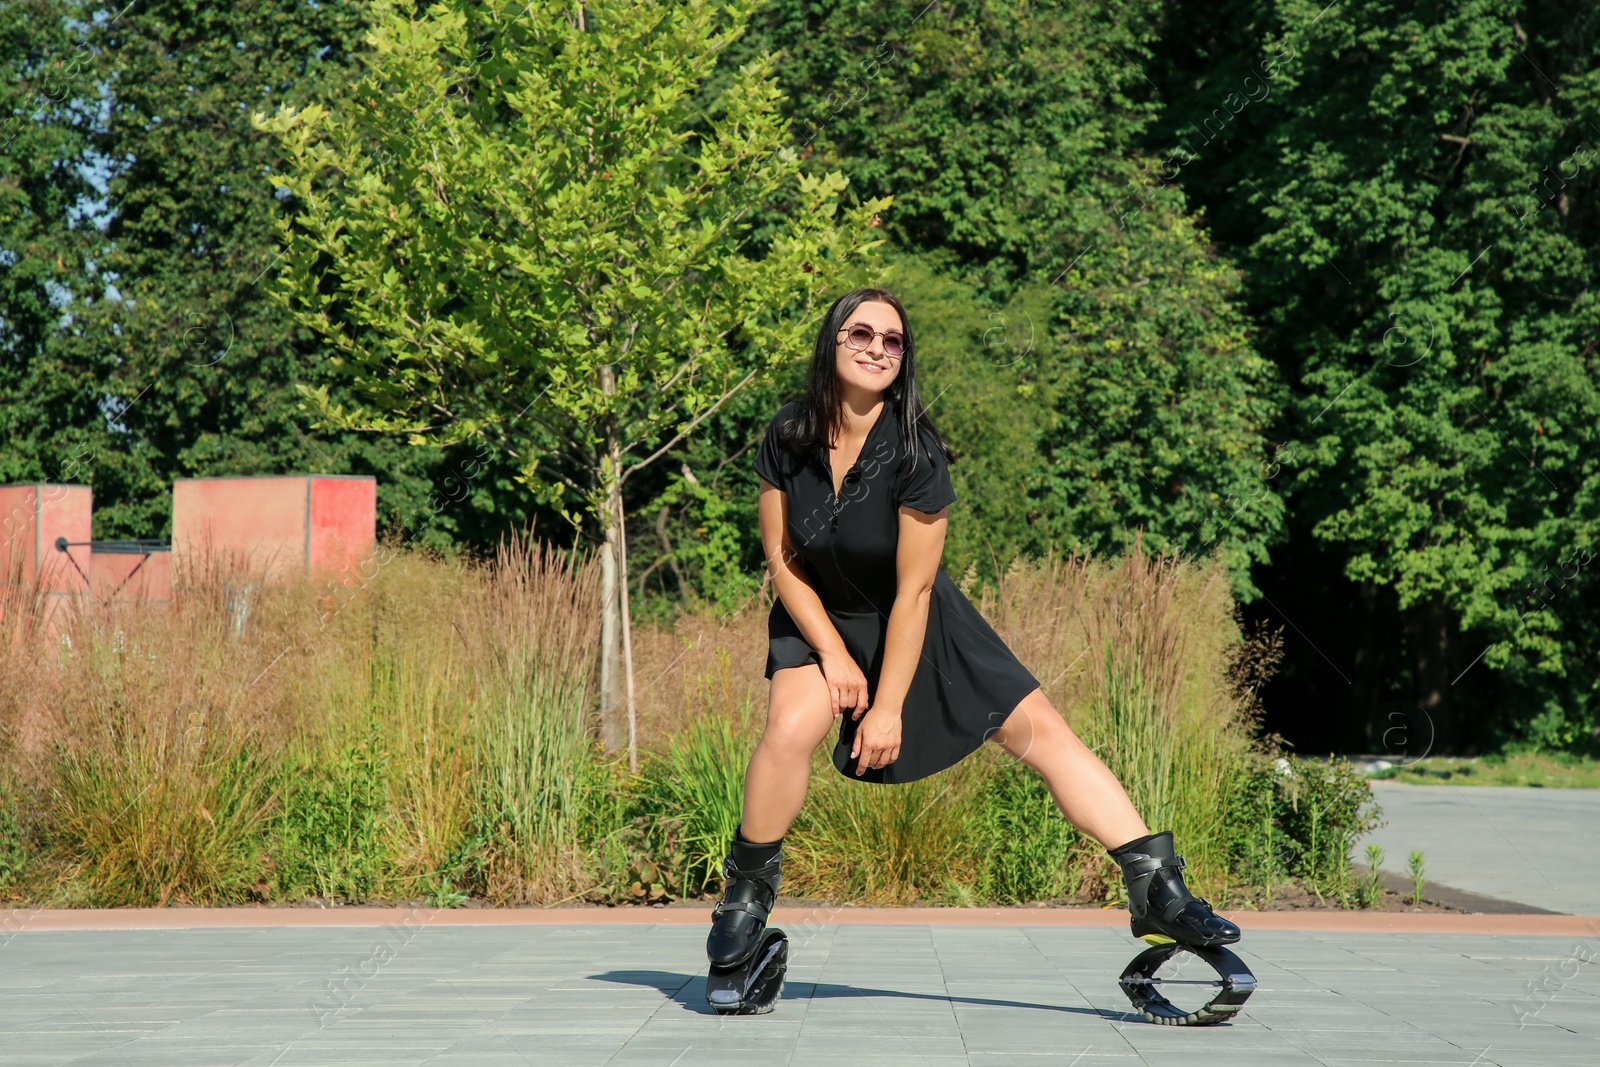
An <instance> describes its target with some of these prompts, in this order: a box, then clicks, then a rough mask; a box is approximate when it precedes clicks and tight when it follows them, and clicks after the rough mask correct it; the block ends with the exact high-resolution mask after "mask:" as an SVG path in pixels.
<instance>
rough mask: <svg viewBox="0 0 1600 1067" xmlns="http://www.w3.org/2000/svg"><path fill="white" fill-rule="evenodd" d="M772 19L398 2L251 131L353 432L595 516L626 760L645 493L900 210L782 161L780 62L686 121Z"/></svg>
mask: <svg viewBox="0 0 1600 1067" xmlns="http://www.w3.org/2000/svg"><path fill="white" fill-rule="evenodd" d="M753 6H754V5H753V4H752V3H744V2H739V3H729V4H713V3H708V2H703V0H691V2H687V3H682V4H662V5H653V6H648V7H640V6H632V5H628V4H625V3H620V2H603V3H597V4H592V5H588V6H585V7H577V8H574V7H571V6H569V5H564V4H563V5H556V4H533V5H527V6H519V5H514V4H511V3H509V2H506V0H489V2H486V3H481V4H470V5H469V4H454V5H452V4H439V5H435V6H434V7H432V8H430V9H429V11H428V15H427V17H425V18H414V17H412V16H411V15H410V14H409V13H408V12H407V11H406V10H405V9H404V8H402V7H398V6H396V5H394V4H391V3H380V4H377V5H375V7H374V16H375V19H374V21H375V29H374V30H373V32H372V33H371V34H370V35H369V37H368V42H369V44H370V45H371V48H372V50H373V53H374V55H375V56H376V57H377V59H376V61H374V62H372V63H369V64H368V65H367V67H366V69H365V71H364V72H363V74H362V76H361V77H360V78H359V79H358V80H357V81H356V82H355V83H354V84H353V85H352V87H351V89H350V91H349V92H347V93H345V94H341V95H340V96H339V97H337V98H335V99H333V100H332V101H331V102H330V103H329V105H328V106H326V107H325V106H323V105H321V104H312V105H308V106H306V107H304V108H300V109H295V108H282V109H280V110H279V111H278V112H277V113H276V114H274V115H273V116H271V117H268V116H266V115H263V114H258V115H257V116H256V122H257V124H258V126H259V127H260V128H262V129H264V130H267V131H270V132H272V133H274V134H276V135H277V136H278V137H279V139H280V140H281V143H282V145H283V147H284V151H285V153H286V156H287V163H286V166H285V168H284V169H283V170H282V171H279V172H278V173H277V175H276V180H277V181H278V182H279V183H280V184H281V185H282V187H283V188H285V189H287V190H289V191H290V192H291V193H292V194H293V195H294V196H295V197H296V198H298V201H299V202H300V204H301V205H303V207H302V208H301V209H300V210H299V211H297V212H296V213H295V214H293V215H286V216H285V217H284V218H282V219H281V220H280V233H281V236H282V239H283V265H282V269H281V273H280V276H279V281H280V283H281V284H280V287H279V292H280V294H281V299H282V302H283V304H284V306H285V307H286V308H287V309H288V310H289V311H290V313H291V314H292V315H293V317H294V319H295V321H296V322H298V323H299V324H301V325H302V326H305V327H307V328H309V329H313V330H315V331H317V332H318V333H320V334H321V335H323V337H324V338H325V339H326V343H327V345H328V347H329V348H330V350H331V351H330V355H329V362H330V364H332V365H333V366H334V367H336V368H337V369H338V370H339V371H340V372H343V373H344V374H346V375H347V380H348V383H349V387H350V389H351V391H352V393H353V394H354V395H356V396H357V397H359V399H358V400H357V401H354V402H351V403H348V404H346V403H341V402H340V401H339V400H338V398H337V397H336V396H334V395H333V394H331V393H330V391H329V389H328V388H327V387H326V386H322V387H317V388H314V389H311V388H308V389H304V390H302V392H303V393H304V394H305V396H306V397H307V398H308V403H309V404H310V405H311V406H312V407H313V408H314V409H315V410H316V411H317V413H318V415H319V417H320V418H321V419H322V420H324V422H325V423H326V424H327V425H330V426H334V427H342V428H349V429H355V428H371V429H378V430H385V431H401V432H405V433H408V434H410V435H411V439H412V440H413V441H414V442H419V443H420V442H436V443H441V444H454V443H459V442H465V441H470V440H474V439H480V438H481V439H485V440H488V441H493V442H495V443H497V444H499V445H500V446H501V447H503V448H504V449H505V450H506V451H508V452H509V453H511V454H513V455H515V456H517V457H518V468H519V469H518V478H519V479H520V480H521V481H523V482H524V483H525V484H526V485H527V486H528V487H529V489H530V490H531V491H532V492H533V493H534V494H535V495H536V496H537V498H538V499H539V500H540V501H541V502H544V503H546V504H548V505H550V506H552V507H554V508H557V509H559V510H560V511H561V512H562V514H563V515H565V516H566V517H567V518H568V520H569V521H571V522H572V523H573V524H574V525H579V524H582V523H585V522H590V523H592V524H594V525H597V526H598V527H599V530H600V532H601V536H602V537H603V541H604V545H605V551H604V552H603V553H602V563H603V575H604V579H605V585H606V592H605V601H606V605H607V607H606V611H605V616H604V622H603V627H602V647H603V655H602V660H601V667H602V670H601V676H602V683H601V690H602V733H603V737H604V739H605V741H606V743H607V744H608V746H610V747H612V748H613V749H616V748H620V747H621V746H622V743H623V741H624V738H626V741H627V742H628V746H629V749H630V756H631V755H632V741H633V733H634V730H633V713H632V700H631V694H632V686H631V672H630V671H629V670H628V666H629V664H628V661H627V656H628V651H627V650H628V645H629V642H628V630H627V627H628V603H627V585H626V583H618V581H617V576H618V575H619V574H626V573H628V568H627V559H626V545H625V541H624V539H623V538H622V536H621V534H622V532H623V527H622V520H623V515H624V509H623V506H622V504H623V495H622V490H623V484H624V482H625V481H626V480H627V479H628V478H629V477H630V476H632V475H634V474H635V472H637V471H639V470H641V469H644V468H645V467H647V466H649V465H650V464H651V463H653V462H654V461H655V460H657V459H658V458H659V457H661V456H663V455H665V454H666V453H667V452H668V451H669V449H671V448H672V447H673V446H674V445H676V444H677V443H679V442H681V441H683V440H684V439H686V438H688V437H689V436H691V435H692V434H694V433H695V432H696V430H697V429H698V427H699V426H700V425H701V423H702V422H703V421H704V420H706V419H707V418H709V417H710V416H712V415H713V414H714V413H715V411H716V410H717V409H718V408H719V407H720V406H721V405H722V404H724V403H725V402H727V400H728V399H729V398H730V397H731V396H733V395H734V394H736V393H738V392H739V391H741V390H742V389H744V388H745V387H747V386H748V385H750V384H751V383H752V382H755V381H757V380H759V379H760V378H761V377H762V376H763V375H764V374H767V373H768V372H769V371H770V369H771V368H772V367H773V366H774V365H775V364H776V363H777V362H778V361H779V360H781V359H782V358H784V356H785V355H786V354H787V353H789V352H791V351H793V349H794V346H795V345H796V344H797V343H803V340H802V339H803V338H804V337H805V336H806V334H807V333H808V331H809V330H811V329H814V328H815V317H816V314H817V313H818V311H819V310H820V309H819V308H818V304H819V302H820V301H822V300H823V299H824V298H825V297H826V296H827V295H828V294H829V293H830V290H831V289H832V287H833V280H834V279H835V278H836V277H837V276H838V274H839V272H840V269H841V267H842V265H843V264H845V263H846V262H847V261H849V260H850V259H852V258H853V257H856V256H859V255H860V254H862V253H863V252H865V251H866V250H867V249H870V248H872V247H873V246H875V245H876V244H877V243H878V240H876V239H872V240H869V239H868V238H869V237H874V236H875V235H872V234H871V227H872V224H873V220H874V218H875V216H876V213H877V212H878V211H879V210H881V209H883V208H884V207H886V206H887V205H888V202H889V201H888V200H887V198H877V199H872V200H869V201H866V202H865V203H862V204H860V205H858V206H856V207H854V208H851V209H849V210H848V211H846V212H845V213H844V217H843V219H842V220H837V221H836V218H835V216H836V214H838V210H837V208H838V204H837V201H838V196H839V193H840V191H841V190H842V189H843V188H844V186H845V184H846V183H845V180H844V178H843V177H842V176H841V175H839V174H838V173H831V174H827V175H824V176H820V177H816V176H812V175H810V174H808V173H804V172H803V171H802V169H801V167H800V163H799V159H798V154H797V153H795V152H794V151H792V150H787V149H784V148H783V147H782V146H781V145H782V140H783V134H784V129H783V120H782V118H781V116H780V115H779V113H778V111H777V101H778V96H779V93H778V90H777V88H776V86H775V85H774V84H773V82H772V77H771V74H772V69H773V65H774V60H773V59H772V57H770V56H764V57H759V58H757V59H756V60H754V61H752V62H750V63H748V64H746V65H744V66H743V67H742V68H741V69H740V72H739V76H738V78H736V79H735V80H734V81H733V82H731V83H730V84H729V85H728V86H727V87H726V88H725V89H724V90H723V91H722V92H721V93H720V94H719V95H718V96H717V97H716V99H715V101H714V102H712V103H710V104H709V105H707V110H706V112H705V121H706V125H707V127H708V131H707V132H706V133H702V134H699V135H696V134H694V133H693V132H691V131H690V130H689V129H688V127H689V125H690V124H691V122H692V121H694V120H695V119H696V118H697V117H698V115H699V113H698V112H697V110H696V109H695V107H694V106H693V105H694V101H695V98H694V96H693V91H694V90H695V88H696V87H697V86H698V85H699V84H700V83H701V81H702V80H703V79H704V78H705V76H706V74H707V72H708V71H709V70H710V69H711V67H712V66H713V64H714V62H715V60H716V56H717V54H718V53H719V52H720V51H721V50H722V49H723V48H724V47H726V45H727V44H728V42H729V41H731V40H733V39H735V38H737V37H738V35H739V34H740V33H741V32H742V30H743V27H744V25H745V23H746V22H747V20H748V19H749V17H750V13H751V11H752V9H753ZM772 204H778V205H781V206H782V207H783V209H784V212H785V217H786V222H785V224H784V225H783V226H782V227H781V228H779V229H778V230H776V231H774V232H768V233H767V234H765V235H763V237H762V240H761V241H760V243H759V246H758V245H757V244H756V242H755V241H754V240H753V239H752V236H751V234H750V233H749V230H750V223H749V220H748V219H747V218H746V215H747V212H748V211H749V210H750V209H751V208H752V207H753V206H758V205H772ZM619 585H620V588H619ZM619 658H621V659H622V664H621V667H622V671H621V672H620V673H621V675H623V676H626V677H627V679H628V683H629V700H628V704H627V707H628V714H627V717H626V725H627V728H626V730H624V729H623V722H622V717H621V715H620V714H619V712H620V709H621V706H622V702H621V700H620V699H619V697H620V694H619V693H618V692H617V690H618V688H620V684H619V671H618V669H617V664H618V660H619Z"/></svg>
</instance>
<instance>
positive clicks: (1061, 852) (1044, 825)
mask: <svg viewBox="0 0 1600 1067" xmlns="http://www.w3.org/2000/svg"><path fill="white" fill-rule="evenodd" d="M980 755H987V753H983V754H980ZM996 763H997V766H996V767H995V770H994V771H993V772H992V773H991V774H990V776H989V777H988V780H987V781H986V782H985V783H984V784H983V787H982V788H981V789H979V790H978V791H977V795H976V797H975V798H974V799H975V801H976V803H977V812H976V816H977V825H978V829H979V834H980V841H981V845H982V852H981V856H982V858H983V866H982V867H981V868H980V869H979V873H978V883H977V885H976V887H975V890H976V896H977V898H978V899H979V900H981V901H983V902H985V903H994V904H1021V903H1024V902H1026V901H1031V900H1055V899H1059V898H1062V897H1070V896H1072V895H1074V894H1076V893H1077V891H1078V884H1079V878H1078V871H1077V868H1076V866H1075V865H1074V864H1073V863H1072V853H1073V850H1074V849H1075V848H1078V847H1081V846H1082V845H1083V843H1084V842H1085V841H1086V840H1087V839H1086V838H1084V837H1083V835H1082V834H1080V833H1078V831H1077V830H1075V829H1074V828H1073V827H1072V824H1071V823H1069V822H1067V820H1066V819H1064V818H1062V817H1061V813H1060V812H1059V811H1057V810H1056V802H1055V798H1054V797H1052V796H1051V795H1050V790H1049V788H1048V787H1047V786H1046V785H1045V783H1044V778H1043V777H1042V776H1040V775H1039V774H1037V773H1035V772H1034V771H1033V770H1031V769H1030V768H1028V767H1026V766H1024V765H1023V764H1021V763H1019V762H1017V761H1015V760H1012V759H1009V758H1002V759H1000V760H998V761H996ZM1089 844H1091V845H1092V844H1094V842H1092V841H1090V842H1089Z"/></svg>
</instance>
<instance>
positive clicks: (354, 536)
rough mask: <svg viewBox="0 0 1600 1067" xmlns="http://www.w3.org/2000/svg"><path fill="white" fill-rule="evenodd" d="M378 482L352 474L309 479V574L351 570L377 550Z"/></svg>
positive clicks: (314, 476) (316, 476)
mask: <svg viewBox="0 0 1600 1067" xmlns="http://www.w3.org/2000/svg"><path fill="white" fill-rule="evenodd" d="M377 533H378V480H377V479H376V478H371V477H359V476H354V475H347V476H340V477H335V476H333V475H313V476H312V478H311V542H310V543H311V552H310V560H309V566H310V570H311V573H312V574H315V575H322V576H332V575H337V574H341V573H343V572H345V571H348V570H353V569H355V568H356V567H357V566H359V565H360V563H361V562H362V561H363V560H365V559H367V558H369V557H370V556H371V555H372V553H373V550H374V549H375V548H376V547H377Z"/></svg>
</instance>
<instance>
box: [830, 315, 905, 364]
mask: <svg viewBox="0 0 1600 1067" xmlns="http://www.w3.org/2000/svg"><path fill="white" fill-rule="evenodd" d="M874 337H882V338H883V354H884V355H886V356H888V357H889V358H890V359H899V358H900V357H901V356H903V355H905V351H906V338H905V334H903V333H901V332H900V331H898V330H887V331H885V330H874V329H873V328H872V327H871V326H868V325H867V324H866V323H864V322H852V323H851V324H850V325H849V326H846V327H845V328H844V342H845V344H847V345H849V346H850V347H851V348H855V349H861V350H863V351H864V350H866V349H867V348H868V347H869V346H870V345H871V344H872V339H873V338H874Z"/></svg>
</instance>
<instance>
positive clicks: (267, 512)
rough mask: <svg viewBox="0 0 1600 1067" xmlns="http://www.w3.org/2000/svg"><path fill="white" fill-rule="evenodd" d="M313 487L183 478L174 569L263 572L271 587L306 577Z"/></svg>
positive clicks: (300, 481)
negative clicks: (209, 568)
mask: <svg viewBox="0 0 1600 1067" xmlns="http://www.w3.org/2000/svg"><path fill="white" fill-rule="evenodd" d="M310 489H311V487H310V484H309V483H308V482H307V480H306V478H305V477H304V476H298V477H297V476H293V475H288V476H284V477H276V478H275V477H260V478H254V477H240V478H180V479H179V480H178V481H176V482H174V483H173V485H172V563H173V566H174V567H176V568H180V569H181V568H184V567H193V568H196V569H197V572H198V569H201V568H204V567H207V566H216V567H220V568H223V569H229V570H242V571H252V572H258V573H260V574H261V575H263V577H264V578H265V580H267V581H274V580H280V581H281V580H283V579H285V578H288V577H291V576H293V577H299V576H300V575H303V574H304V573H305V569H306V557H307V555H308V552H307V535H308V533H309V531H310V518H309V515H310V500H311V492H310Z"/></svg>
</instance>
